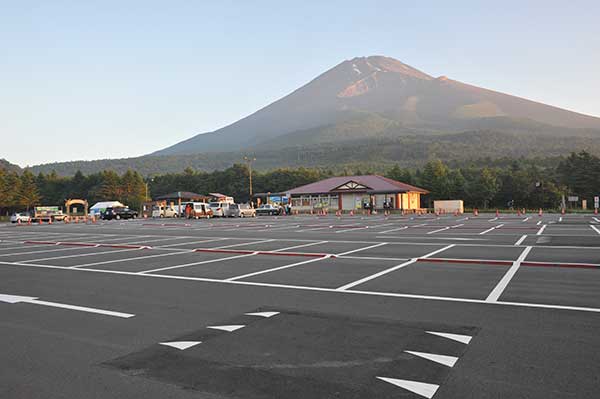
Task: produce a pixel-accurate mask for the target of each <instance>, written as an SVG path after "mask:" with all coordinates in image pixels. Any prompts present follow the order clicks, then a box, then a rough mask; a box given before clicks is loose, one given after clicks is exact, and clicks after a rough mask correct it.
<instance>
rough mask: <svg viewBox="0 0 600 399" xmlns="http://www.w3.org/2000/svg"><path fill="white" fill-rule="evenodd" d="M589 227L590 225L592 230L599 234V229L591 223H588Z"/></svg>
mask: <svg viewBox="0 0 600 399" xmlns="http://www.w3.org/2000/svg"><path fill="white" fill-rule="evenodd" d="M590 227H591V228H592V229H593V230H594V231H595V232H596V233H598V234H600V229H598V228H597V227H596V226H592V225H591V224H590Z"/></svg>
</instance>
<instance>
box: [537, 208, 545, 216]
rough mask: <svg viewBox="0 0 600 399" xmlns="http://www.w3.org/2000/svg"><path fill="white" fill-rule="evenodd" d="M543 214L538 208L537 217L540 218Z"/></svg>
mask: <svg viewBox="0 0 600 399" xmlns="http://www.w3.org/2000/svg"><path fill="white" fill-rule="evenodd" d="M543 214H544V212H542V208H540V210H539V211H538V216H542V215H543Z"/></svg>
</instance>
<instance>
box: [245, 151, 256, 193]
mask: <svg viewBox="0 0 600 399" xmlns="http://www.w3.org/2000/svg"><path fill="white" fill-rule="evenodd" d="M244 161H245V162H246V164H247V165H248V177H249V183H250V202H252V162H254V161H256V158H249V157H244Z"/></svg>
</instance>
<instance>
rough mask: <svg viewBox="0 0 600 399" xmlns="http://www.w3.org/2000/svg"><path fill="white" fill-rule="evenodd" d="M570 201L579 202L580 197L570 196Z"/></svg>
mask: <svg viewBox="0 0 600 399" xmlns="http://www.w3.org/2000/svg"><path fill="white" fill-rule="evenodd" d="M567 199H568V200H569V202H577V201H579V197H578V196H576V195H569V197H568V198H567Z"/></svg>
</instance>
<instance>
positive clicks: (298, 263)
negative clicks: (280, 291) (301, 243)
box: [225, 255, 331, 281]
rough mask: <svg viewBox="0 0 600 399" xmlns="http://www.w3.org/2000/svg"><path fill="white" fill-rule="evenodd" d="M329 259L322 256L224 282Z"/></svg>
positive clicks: (231, 278)
mask: <svg viewBox="0 0 600 399" xmlns="http://www.w3.org/2000/svg"><path fill="white" fill-rule="evenodd" d="M330 257H331V255H327V256H323V257H321V258H313V259H309V260H304V261H302V262H296V263H292V264H289V265H284V266H279V267H274V268H272V269H267V270H259V271H257V272H254V273H248V274H243V275H241V276H235V277H230V278H228V279H225V281H236V280H241V279H244V278H248V277H253V276H258V275H260V274H265V273H271V272H275V271H278V270H283V269H289V268H290V267H295V266H300V265H305V264H307V263H313V262H319V261H321V260H323V259H329V258H330Z"/></svg>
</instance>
